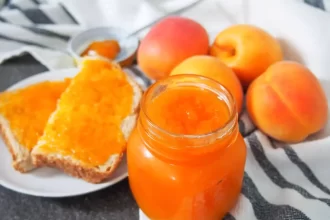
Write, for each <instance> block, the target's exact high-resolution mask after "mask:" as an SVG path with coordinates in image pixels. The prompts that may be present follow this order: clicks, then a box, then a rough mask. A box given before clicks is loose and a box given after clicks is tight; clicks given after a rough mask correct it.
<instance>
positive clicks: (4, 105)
mask: <svg viewBox="0 0 330 220" xmlns="http://www.w3.org/2000/svg"><path fill="white" fill-rule="evenodd" d="M69 82H70V80H69V79H67V80H65V81H59V82H48V81H47V82H41V83H37V84H34V85H31V86H28V87H26V88H23V89H18V90H14V91H7V92H3V93H1V94H0V115H1V116H3V117H4V118H5V119H6V120H7V121H8V123H9V126H10V128H11V130H12V132H13V134H14V137H15V139H16V140H17V141H18V143H19V144H21V145H22V146H24V147H26V148H27V149H29V150H31V149H32V148H33V147H34V146H35V145H36V143H37V140H38V138H39V137H40V136H41V135H42V133H43V130H44V127H45V125H46V122H47V120H48V118H49V116H50V114H51V113H52V112H53V111H54V110H55V108H56V103H57V100H58V99H59V98H60V96H61V94H62V92H63V91H64V90H65V89H66V87H67V86H68V84H69Z"/></svg>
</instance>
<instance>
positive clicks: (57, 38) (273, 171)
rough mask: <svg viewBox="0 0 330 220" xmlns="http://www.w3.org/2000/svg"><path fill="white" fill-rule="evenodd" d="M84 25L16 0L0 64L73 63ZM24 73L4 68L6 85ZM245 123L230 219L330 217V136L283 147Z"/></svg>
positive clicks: (1, 22)
mask: <svg viewBox="0 0 330 220" xmlns="http://www.w3.org/2000/svg"><path fill="white" fill-rule="evenodd" d="M288 1H289V0H288ZM299 1H300V0H299ZM91 2H92V1H91ZM93 2H94V1H93ZM305 2H306V3H308V4H311V5H313V6H315V7H317V8H319V9H321V10H324V9H325V8H326V7H329V6H330V4H329V0H324V1H322V0H305ZM316 10H317V9H316ZM302 19H303V18H302ZM329 28H330V27H329ZM80 30H81V27H80V26H79V23H78V21H77V19H76V18H75V17H74V16H73V15H72V14H71V13H70V12H69V10H68V9H67V8H66V7H65V5H63V4H60V3H54V2H52V3H50V2H48V1H41V0H13V1H10V3H9V4H8V5H7V6H6V7H5V8H4V9H3V10H1V11H0V63H3V64H0V65H4V64H5V63H6V62H9V61H10V63H11V64H15V59H19V58H17V56H18V57H19V56H20V55H22V54H29V56H30V55H31V56H32V57H33V58H31V62H37V63H39V64H40V65H42V66H43V70H52V69H59V68H67V67H72V66H73V65H74V64H73V62H72V58H70V57H69V56H68V54H67V53H65V52H64V51H65V50H66V46H67V41H68V39H69V38H70V37H71V36H72V34H75V33H77V31H80ZM327 40H329V39H327ZM7 66H8V65H7ZM12 68H15V65H13V67H12ZM128 71H129V72H130V74H132V75H134V76H135V77H136V78H137V79H138V80H139V82H140V83H141V84H144V85H146V86H148V85H150V81H149V80H148V79H147V78H146V77H145V76H144V74H143V73H142V72H141V71H140V70H139V68H138V66H133V67H131V68H129V70H128ZM24 77H27V76H20V77H16V78H15V77H13V76H12V75H9V74H8V73H6V72H0V79H1V81H0V90H4V89H6V88H7V87H9V86H10V85H11V84H13V83H16V82H17V81H18V80H21V79H23V78H24ZM239 126H240V131H241V133H242V134H243V135H244V137H245V140H246V143H247V145H248V155H247V162H246V169H245V174H244V186H243V189H242V193H241V195H240V199H239V201H238V203H237V205H236V207H235V208H234V209H233V210H232V211H231V212H230V213H228V214H227V216H226V217H225V219H227V220H235V219H236V220H254V219H258V220H283V219H284V220H285V219H287V220H291V219H300V220H329V219H330V163H329V161H330V145H328V146H326V145H327V144H325V143H327V142H328V143H329V142H330V141H329V140H327V142H325V141H324V140H325V139H328V138H330V137H329V136H330V135H329V134H327V132H323V133H319V134H318V135H316V136H313V137H312V138H311V139H309V140H308V141H306V142H303V143H300V144H296V145H286V146H283V144H281V143H278V142H276V141H273V140H271V139H269V138H268V137H266V136H265V135H264V134H262V133H261V132H260V131H258V130H256V129H255V127H254V126H253V124H252V123H251V122H250V120H249V118H248V115H247V113H246V112H244V113H243V114H242V116H241V117H240V121H239ZM233 166H235V164H233ZM141 219H143V217H142V216H141Z"/></svg>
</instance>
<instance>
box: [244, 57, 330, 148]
mask: <svg viewBox="0 0 330 220" xmlns="http://www.w3.org/2000/svg"><path fill="white" fill-rule="evenodd" d="M246 105H247V110H248V113H249V115H250V117H251V119H252V121H253V122H254V123H255V125H256V126H257V127H258V128H259V129H260V130H261V131H263V132H264V133H266V134H267V135H269V136H270V137H273V138H274V139H277V140H280V141H284V142H299V141H302V140H304V139H305V138H306V137H307V136H308V135H310V134H313V133H315V132H317V131H319V130H321V129H322V128H323V127H324V126H325V124H326V122H327V117H328V103H327V98H326V95H325V92H324V90H323V88H322V87H321V84H320V82H319V81H318V79H317V78H316V77H315V76H314V75H313V73H312V72H311V71H310V70H309V69H307V68H306V67H304V66H303V65H301V64H299V63H296V62H291V61H281V62H278V63H275V64H273V65H271V66H270V67H269V68H268V69H267V70H266V72H265V73H263V74H262V75H261V76H260V77H258V78H257V79H256V80H255V81H253V83H252V84H251V85H250V87H249V89H248V91H247V95H246Z"/></svg>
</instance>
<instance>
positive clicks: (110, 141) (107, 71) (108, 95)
mask: <svg viewBox="0 0 330 220" xmlns="http://www.w3.org/2000/svg"><path fill="white" fill-rule="evenodd" d="M141 96H142V90H141V88H140V87H139V86H138V84H137V83H136V82H135V81H134V80H133V79H132V78H130V77H129V76H128V75H127V74H126V73H124V72H123V71H122V69H121V68H120V67H119V65H117V64H115V63H111V62H109V61H105V60H102V59H95V60H91V59H88V60H86V61H85V62H84V64H83V65H82V69H81V71H80V72H79V73H78V74H77V76H76V77H74V78H73V80H72V82H71V84H70V85H69V87H68V88H67V90H66V91H65V92H64V93H63V94H62V96H61V98H60V100H59V102H58V106H57V109H56V110H55V112H54V113H53V114H52V116H51V117H50V119H49V121H48V123H47V125H46V127H45V131H44V135H43V136H42V137H41V138H40V139H39V141H38V143H37V145H36V147H34V149H33V152H32V159H33V163H34V164H35V165H36V166H49V167H55V168H58V169H60V170H63V171H64V172H65V173H67V174H69V175H71V176H74V177H78V178H82V179H84V180H85V181H88V182H91V183H99V182H102V181H103V180H104V179H107V178H108V177H110V176H111V174H112V173H113V171H114V170H115V169H116V167H117V166H118V165H119V163H120V161H121V159H122V157H123V154H124V152H125V151H126V144H127V139H128V137H129V135H130V133H131V131H132V130H133V128H134V127H135V123H136V120H137V114H138V107H139V102H140V99H141Z"/></svg>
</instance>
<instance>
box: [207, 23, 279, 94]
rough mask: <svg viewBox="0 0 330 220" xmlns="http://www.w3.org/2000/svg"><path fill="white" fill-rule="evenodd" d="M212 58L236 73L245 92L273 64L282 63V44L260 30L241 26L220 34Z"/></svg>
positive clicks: (215, 42) (235, 26) (211, 53)
mask: <svg viewBox="0 0 330 220" xmlns="http://www.w3.org/2000/svg"><path fill="white" fill-rule="evenodd" d="M210 55H212V56H215V57H218V58H219V59H220V60H221V61H223V62H224V63H225V64H227V65H228V66H229V67H230V68H232V69H233V70H234V72H235V73H236V74H237V76H238V78H239V79H240V81H241V83H242V85H243V87H244V88H247V87H248V85H249V84H250V83H251V82H252V81H253V80H254V79H255V78H257V77H258V76H259V75H260V74H262V73H263V72H264V71H265V70H266V69H267V68H268V67H269V66H270V65H271V64H273V63H275V62H277V61H280V60H282V59H283V55H282V50H281V47H280V44H279V42H278V41H277V40H276V39H275V38H274V37H273V36H271V35H270V34H268V33H267V32H266V31H264V30H263V29H261V28H258V27H255V26H252V25H246V24H239V25H234V26H231V27H229V28H227V29H225V30H223V31H222V32H220V33H219V34H218V35H217V36H216V38H215V40H214V42H213V44H212V46H211V48H210Z"/></svg>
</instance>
